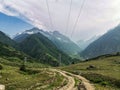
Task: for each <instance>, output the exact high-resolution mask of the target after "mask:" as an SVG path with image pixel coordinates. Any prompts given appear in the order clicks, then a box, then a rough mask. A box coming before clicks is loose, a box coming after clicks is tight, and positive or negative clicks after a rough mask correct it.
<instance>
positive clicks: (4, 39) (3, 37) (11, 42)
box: [0, 31, 17, 47]
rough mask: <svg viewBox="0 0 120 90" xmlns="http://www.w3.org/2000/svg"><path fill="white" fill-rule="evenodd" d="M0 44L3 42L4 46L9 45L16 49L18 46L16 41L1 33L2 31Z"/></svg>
mask: <svg viewBox="0 0 120 90" xmlns="http://www.w3.org/2000/svg"><path fill="white" fill-rule="evenodd" d="M0 42H2V43H4V44H8V45H10V46H13V47H16V45H17V43H16V42H15V41H14V40H12V39H11V38H9V37H8V36H7V35H6V34H4V33H3V32H1V31H0Z"/></svg>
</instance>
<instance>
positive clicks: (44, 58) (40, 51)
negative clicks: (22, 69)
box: [20, 33, 71, 66]
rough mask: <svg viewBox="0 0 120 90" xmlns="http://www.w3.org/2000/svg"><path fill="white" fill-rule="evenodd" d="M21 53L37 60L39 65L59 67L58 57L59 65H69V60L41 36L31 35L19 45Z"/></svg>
mask: <svg viewBox="0 0 120 90" xmlns="http://www.w3.org/2000/svg"><path fill="white" fill-rule="evenodd" d="M20 48H21V50H22V51H23V52H25V53H27V54H28V55H30V56H32V57H33V58H36V59H38V61H40V62H41V63H44V64H50V65H52V66H59V63H60V61H59V55H60V54H61V63H62V64H69V62H71V58H70V57H69V56H68V55H66V54H64V53H63V52H61V51H60V50H58V49H57V47H56V46H55V45H54V44H53V43H52V42H51V41H50V40H49V39H48V38H47V37H45V36H43V35H42V34H40V33H38V34H33V35H31V36H29V37H28V38H26V39H25V40H24V41H22V42H21V43H20Z"/></svg>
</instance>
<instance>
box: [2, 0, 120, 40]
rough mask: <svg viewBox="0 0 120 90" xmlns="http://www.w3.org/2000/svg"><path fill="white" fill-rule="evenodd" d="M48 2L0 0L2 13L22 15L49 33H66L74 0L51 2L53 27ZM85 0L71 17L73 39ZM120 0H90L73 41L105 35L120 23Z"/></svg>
mask: <svg viewBox="0 0 120 90" xmlns="http://www.w3.org/2000/svg"><path fill="white" fill-rule="evenodd" d="M45 1H46V0H0V12H3V13H5V14H8V15H12V16H18V17H19V18H22V19H24V20H25V21H27V22H29V23H31V24H33V25H35V26H37V27H39V28H44V29H47V30H59V31H60V32H62V33H65V31H66V30H65V29H66V22H67V16H68V11H69V5H70V0H48V2H49V6H50V13H51V16H52V22H53V26H54V27H53V28H52V27H51V25H50V21H49V15H48V12H47V7H46V2H45ZM82 1H83V0H73V5H72V11H71V12H72V13H71V16H70V23H69V30H68V33H67V35H68V36H70V34H71V32H72V28H73V25H74V23H75V20H76V17H77V15H78V12H79V9H80V6H81V3H82ZM119 10H120V0H86V1H85V6H84V8H83V11H82V13H81V16H80V18H79V22H78V24H77V27H76V30H75V32H74V35H73V39H75V40H77V39H83V38H88V37H91V36H94V35H95V34H102V33H105V32H106V31H107V30H108V29H109V28H112V27H114V26H116V25H117V24H118V23H119V22H120V11H119Z"/></svg>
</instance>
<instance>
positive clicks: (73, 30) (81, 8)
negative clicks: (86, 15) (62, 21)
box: [71, 0, 85, 38]
mask: <svg viewBox="0 0 120 90" xmlns="http://www.w3.org/2000/svg"><path fill="white" fill-rule="evenodd" d="M84 4H85V0H83V2H82V5H81V7H80V11H79V13H78V16H77V19H76V21H75V24H74V26H73V29H72V33H71V38H72V36H73V34H74V32H75V29H76V26H77V23H78V21H79V17H80V15H81V13H82V10H83V7H84Z"/></svg>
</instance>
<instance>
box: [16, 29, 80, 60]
mask: <svg viewBox="0 0 120 90" xmlns="http://www.w3.org/2000/svg"><path fill="white" fill-rule="evenodd" d="M29 33H32V34H37V33H41V34H42V35H43V36H45V37H47V38H48V39H49V40H50V41H51V42H53V43H54V44H55V45H56V47H57V48H58V49H59V50H61V51H62V52H64V53H66V54H68V55H69V56H71V57H73V56H74V57H76V55H77V54H78V52H79V51H80V48H79V47H78V46H77V45H76V44H75V43H74V42H73V41H71V40H70V39H69V38H68V37H66V36H64V35H62V34H61V33H59V32H58V31H54V32H47V31H43V30H40V29H38V28H32V29H30V30H26V31H24V32H23V33H21V34H19V35H17V36H16V37H15V38H14V40H15V41H16V42H19V43H20V42H22V41H23V40H25V39H26V38H27V37H29V36H30V35H31V34H29ZM77 58H79V57H78V56H77Z"/></svg>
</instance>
